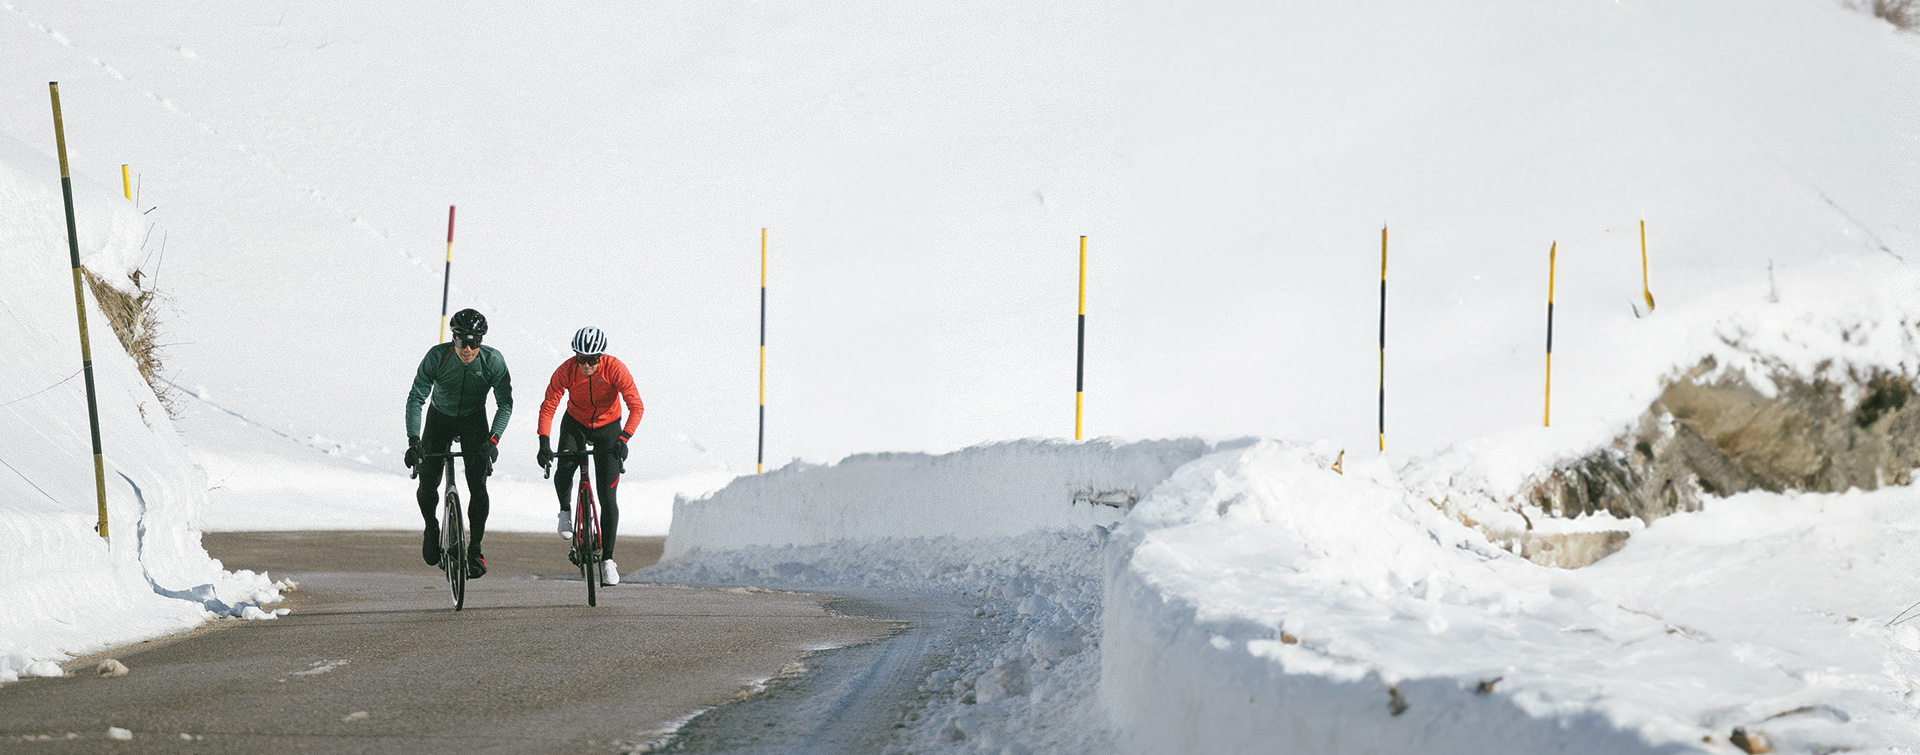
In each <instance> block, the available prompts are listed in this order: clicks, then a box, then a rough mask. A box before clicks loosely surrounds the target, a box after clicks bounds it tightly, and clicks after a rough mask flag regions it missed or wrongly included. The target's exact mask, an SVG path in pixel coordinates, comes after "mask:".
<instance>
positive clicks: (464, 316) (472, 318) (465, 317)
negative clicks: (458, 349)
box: [449, 309, 487, 338]
mask: <svg viewBox="0 0 1920 755" xmlns="http://www.w3.org/2000/svg"><path fill="white" fill-rule="evenodd" d="M449 326H450V327H451V328H452V329H453V337H454V338H474V337H478V336H484V335H486V334H487V316H486V315H483V314H480V313H479V312H478V311H475V310H472V309H463V310H460V311H458V312H455V313H453V321H452V322H451V323H449Z"/></svg>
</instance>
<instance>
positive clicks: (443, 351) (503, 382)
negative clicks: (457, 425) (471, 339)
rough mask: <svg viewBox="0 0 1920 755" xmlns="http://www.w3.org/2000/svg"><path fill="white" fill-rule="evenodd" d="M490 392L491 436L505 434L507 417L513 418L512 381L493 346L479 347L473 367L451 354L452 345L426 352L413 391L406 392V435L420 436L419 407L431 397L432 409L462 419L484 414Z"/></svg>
mask: <svg viewBox="0 0 1920 755" xmlns="http://www.w3.org/2000/svg"><path fill="white" fill-rule="evenodd" d="M488 389H492V390H493V404H494V415H493V435H494V437H499V436H500V434H501V433H504V432H506V431H507V418H508V417H511V416H513V379H512V377H510V376H509V375H508V374H507V360H506V359H505V358H502V357H501V356H500V351H499V350H498V349H495V348H493V347H492V346H486V345H482V346H481V347H480V353H479V354H478V355H477V356H475V357H474V358H473V364H461V363H460V357H459V356H457V355H455V354H454V353H453V343H452V342H448V343H443V344H440V345H438V346H435V347H433V348H431V349H427V356H426V358H424V359H421V360H420V369H419V371H417V372H415V373H414V374H413V390H411V391H408V392H407V436H408V437H415V436H418V435H419V434H420V407H422V406H424V405H426V403H427V396H428V394H432V396H433V410H434V411H437V412H439V413H441V414H445V415H447V416H449V417H464V416H466V415H468V414H472V413H474V412H480V411H486V408H487V407H486V401H487V390H488Z"/></svg>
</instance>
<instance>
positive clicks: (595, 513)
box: [580, 464, 603, 606]
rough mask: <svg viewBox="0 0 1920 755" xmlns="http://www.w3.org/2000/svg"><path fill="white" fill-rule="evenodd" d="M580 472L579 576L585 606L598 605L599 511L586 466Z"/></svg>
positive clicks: (599, 570) (601, 568)
mask: <svg viewBox="0 0 1920 755" xmlns="http://www.w3.org/2000/svg"><path fill="white" fill-rule="evenodd" d="M580 466H581V470H580V529H581V532H582V536H581V538H580V545H581V555H582V558H581V562H580V576H581V577H582V578H584V579H585V580H586V583H587V605H589V606H598V605H600V576H601V574H602V573H603V567H602V566H601V564H600V511H599V509H598V507H597V504H596V502H595V501H594V500H593V488H592V486H591V485H589V484H588V483H587V471H586V465H585V464H582V465H580Z"/></svg>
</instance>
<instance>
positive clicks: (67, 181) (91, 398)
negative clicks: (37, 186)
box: [47, 81, 107, 537]
mask: <svg viewBox="0 0 1920 755" xmlns="http://www.w3.org/2000/svg"><path fill="white" fill-rule="evenodd" d="M47 89H48V91H49V92H51V93H52V96H53V141H54V145H55V146H56V147H58V148H59V150H60V196H61V198H63V199H65V200H66V202H67V256H68V258H69V259H71V260H72V262H73V308H74V311H75V312H76V313H78V314H79V316H80V370H81V371H82V372H84V373H86V376H87V426H88V427H89V428H90V429H92V431H93V492H94V497H95V498H96V499H97V500H98V502H99V504H100V524H99V525H97V527H96V529H98V530H99V531H100V536H101V537H106V536H107V467H106V461H105V459H104V458H103V457H102V456H101V454H100V399H99V396H98V394H97V392H96V391H95V389H94V386H93V346H92V344H90V343H88V340H87V298H86V294H84V293H82V291H81V288H80V236H79V233H78V232H77V231H76V230H75V228H74V221H73V174H72V172H70V171H69V170H68V168H67V127H66V124H65V123H64V122H63V121H61V119H60V82H58V81H50V82H47Z"/></svg>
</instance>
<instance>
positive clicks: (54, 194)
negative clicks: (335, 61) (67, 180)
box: [0, 136, 280, 681]
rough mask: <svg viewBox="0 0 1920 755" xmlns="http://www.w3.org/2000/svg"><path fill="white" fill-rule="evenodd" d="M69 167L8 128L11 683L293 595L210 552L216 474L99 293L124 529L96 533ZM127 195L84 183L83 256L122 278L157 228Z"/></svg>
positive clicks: (5, 613) (0, 328)
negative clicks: (130, 206) (205, 468)
mask: <svg viewBox="0 0 1920 755" xmlns="http://www.w3.org/2000/svg"><path fill="white" fill-rule="evenodd" d="M59 176H60V170H59V166H58V164H57V163H56V162H55V161H54V160H53V159H51V158H48V157H47V156H45V155H42V154H39V153H37V152H35V151H33V150H32V149H31V148H29V147H26V146H25V145H23V144H21V143H19V142H17V141H14V140H12V139H10V138H6V137H4V136H0V217H4V218H6V222H5V223H0V269H5V270H6V271H7V272H6V275H5V276H0V308H3V309H4V310H5V311H6V313H7V315H8V317H7V318H5V319H4V320H0V354H5V355H6V356H5V358H4V359H0V415H4V417H5V420H4V421H5V423H6V427H7V428H8V430H7V432H5V433H0V465H4V466H5V469H0V543H5V547H0V681H15V680H17V679H18V678H19V677H20V676H22V675H26V676H46V675H57V674H59V673H60V672H59V667H58V666H57V665H55V661H60V660H65V659H66V658H68V657H69V656H73V655H79V654H84V653H88V652H93V651H95V650H99V649H102V648H106V647H110V646H113V645H116V644H123V643H128V642H134V641H137V640H141V639H145V638H148V637H153V636H156V635H160V634H165V633H168V632H174V631H179V630H183V629H187V628H191V627H193V626H197V625H199V624H200V623H201V622H204V621H206V620H207V619H208V618H209V617H212V616H216V615H218V616H240V615H242V614H243V613H245V612H248V611H249V610H251V611H254V612H259V611H260V609H259V607H258V606H259V604H261V603H271V602H274V601H277V600H279V598H280V596H279V592H278V591H277V590H276V589H275V586H274V585H273V584H271V582H270V580H269V579H268V578H267V577H266V576H265V575H256V574H253V573H251V572H247V571H240V572H234V573H229V572H226V571H224V570H223V569H222V568H221V565H220V563H219V562H218V561H215V560H213V559H211V558H209V557H208V556H207V554H206V551H205V550H204V549H202V548H201V547H200V534H199V532H198V531H196V525H195V522H194V517H195V516H196V511H197V510H198V508H199V507H200V505H201V504H202V503H203V502H204V501H205V498H206V480H205V478H204V477H203V476H202V475H201V473H200V472H199V470H198V469H197V468H195V467H194V465H193V463H192V462H191V461H190V460H189V458H188V456H187V452H186V448H185V447H184V446H183V444H182V443H181V440H180V437H179V435H178V433H176V432H175V430H174V428H173V426H172V424H171V423H170V421H169V420H168V418H167V414H166V410H165V409H164V408H162V407H161V406H160V404H159V401H158V400H157V399H156V398H155V397H154V394H153V391H152V390H151V389H150V388H149V387H148V386H147V385H146V383H145V381H144V380H142V379H141V377H140V374H139V372H138V371H137V370H136V368H135V367H134V364H133V360H132V359H131V358H130V357H128V356H127V354H126V353H125V352H124V351H122V350H121V349H120V347H119V345H118V344H117V343H116V342H115V340H114V337H113V333H112V331H111V329H110V328H109V326H108V324H107V320H106V317H105V316H104V315H103V314H102V313H101V310H100V308H99V307H98V306H97V305H95V304H93V303H92V300H91V298H89V307H88V313H87V318H88V323H89V326H90V328H89V329H90V335H91V341H92V346H93V359H94V377H95V381H96V383H97V386H98V390H99V397H100V398H99V411H100V432H101V438H102V442H103V445H104V456H105V462H106V476H107V509H108V516H109V532H110V533H111V534H112V535H113V537H112V539H111V541H108V540H102V539H101V538H100V537H99V536H98V535H96V534H95V533H94V530H93V527H94V522H95V520H96V519H97V514H96V498H95V491H94V479H93V470H92V467H93V460H92V441H91V437H90V432H89V429H88V424H87V398H86V388H85V384H84V381H83V379H82V378H81V377H80V376H78V375H77V374H75V373H77V372H78V370H79V367H80V344H79V333H78V328H76V327H75V323H74V320H73V318H74V306H73V298H72V297H73V282H72V274H71V272H70V270H71V265H70V263H69V259H68V251H67V237H66V218H65V211H64V209H63V206H62V199H61V194H60V184H59ZM116 196H117V193H114V192H109V191H108V190H105V189H103V188H101V187H99V186H97V185H94V184H91V183H88V182H86V181H84V180H76V181H75V186H74V200H75V202H76V205H77V208H78V221H77V222H78V225H77V228H78V231H79V243H80V249H81V261H82V262H83V263H84V264H85V265H86V266H87V267H88V269H90V270H93V271H94V272H95V273H97V274H99V275H100V276H101V277H103V278H105V279H106V280H108V281H110V282H114V283H116V284H124V282H125V281H126V280H127V279H126V275H127V273H128V272H129V271H131V270H133V269H134V267H135V266H136V265H137V263H138V261H139V259H140V257H139V253H140V241H141V234H140V231H141V230H143V228H142V227H141V226H140V224H139V219H138V217H137V216H135V215H134V214H133V213H132V212H130V211H128V210H127V209H126V207H125V206H124V203H116V202H115V198H116ZM264 615H265V616H270V615H271V614H264Z"/></svg>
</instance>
